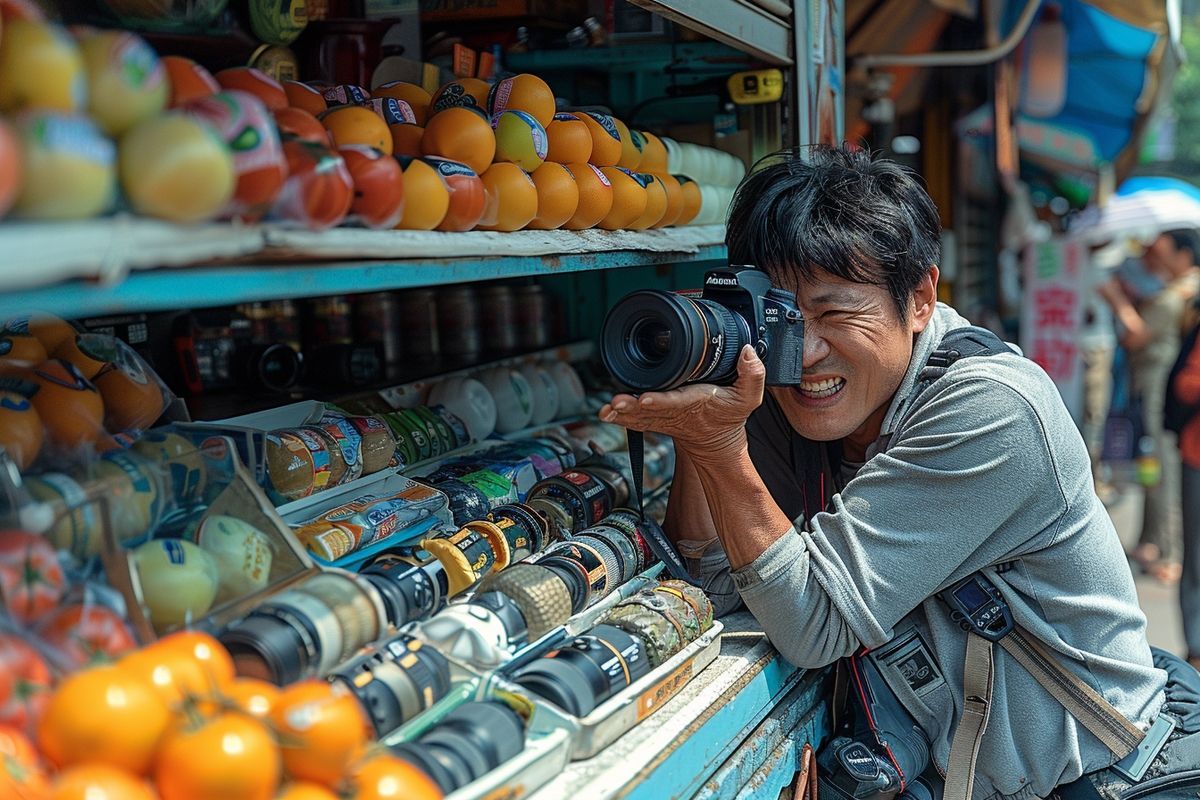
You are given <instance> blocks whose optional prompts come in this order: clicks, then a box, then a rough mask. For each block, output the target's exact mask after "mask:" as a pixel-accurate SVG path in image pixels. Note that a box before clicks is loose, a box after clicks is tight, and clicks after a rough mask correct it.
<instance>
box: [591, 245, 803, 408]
mask: <svg viewBox="0 0 1200 800" xmlns="http://www.w3.org/2000/svg"><path fill="white" fill-rule="evenodd" d="M747 344H749V345H753V346H754V350H755V352H757V353H758V357H759V358H761V359H762V360H763V363H764V364H765V365H766V368H767V384H768V385H771V386H795V385H797V384H799V383H800V375H801V372H802V371H803V364H802V362H803V360H804V317H803V316H802V315H801V314H800V311H799V309H798V308H797V307H796V296H795V295H794V294H792V293H791V292H786V291H783V290H782V289H775V288H772V287H771V281H770V279H769V278H768V277H767V275H766V273H764V272H763V271H762V270H759V269H757V268H755V267H747V266H731V267H729V268H728V269H714V270H710V271H709V272H707V273H705V275H704V292H703V294H701V295H700V296H699V297H689V296H687V295H685V294H676V293H674V292H664V291H657V290H652V289H645V290H642V291H637V292H633V293H632V294H628V295H626V296H625V297H623V298H622V299H621V300H620V302H618V303H617V304H616V305H615V306H613V307H612V309H610V310H609V312H608V316H607V317H605V319H604V329H603V331H602V333H601V335H600V357H601V359H602V360H603V361H604V366H605V368H607V369H608V371H609V372H610V373H611V374H612V376H613V380H615V381H616V382H617V383H618V384H619V385H620V386H621V387H622V388H624V389H626V390H629V391H633V392H651V391H667V390H669V389H676V388H678V387H680V386H683V385H685V384H689V383H712V384H718V385H720V384H730V383H733V381H734V380H735V379H736V378H737V359H738V354H739V353H740V352H741V350H742V347H744V346H745V345H747Z"/></svg>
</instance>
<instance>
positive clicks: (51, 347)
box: [6, 314, 79, 353]
mask: <svg viewBox="0 0 1200 800" xmlns="http://www.w3.org/2000/svg"><path fill="white" fill-rule="evenodd" d="M11 324H12V323H6V326H8V325H11ZM17 324H20V321H18V322H17ZM24 325H25V326H26V328H27V329H28V330H29V332H30V333H31V334H32V335H34V336H36V337H37V338H38V339H39V340H40V341H41V343H42V344H43V345H44V346H45V348H46V352H47V353H53V352H54V351H55V350H57V349H58V346H59V345H61V344H62V343H63V342H65V341H66V340H67V339H74V338H75V334H77V333H79V331H77V330H76V329H75V327H74V326H72V325H71V323H69V322H67V321H65V320H61V319H59V318H58V317H54V316H51V315H49V314H37V315H34V316H31V317H28V318H26V319H25V320H24Z"/></svg>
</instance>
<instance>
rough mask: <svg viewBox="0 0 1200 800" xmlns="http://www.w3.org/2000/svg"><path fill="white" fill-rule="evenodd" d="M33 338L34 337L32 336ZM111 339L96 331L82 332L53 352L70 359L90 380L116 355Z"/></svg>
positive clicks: (63, 358) (60, 357)
mask: <svg viewBox="0 0 1200 800" xmlns="http://www.w3.org/2000/svg"><path fill="white" fill-rule="evenodd" d="M31 338H32V337H31ZM110 341H111V340H108V339H106V338H105V337H104V336H102V335H99V334H95V333H81V334H79V335H78V336H73V337H71V338H70V339H67V340H66V341H65V342H63V343H62V344H61V345H59V346H58V349H57V350H55V351H54V353H53V354H52V355H53V356H54V357H55V358H59V359H62V360H64V361H70V362H71V363H72V364H74V365H75V366H76V368H78V370H79V372H80V373H81V374H82V375H83V377H85V378H87V379H88V380H89V381H90V380H91V379H92V378H94V377H96V375H97V374H98V373H99V372H100V370H102V369H104V367H106V366H107V365H108V363H109V360H110V359H111V358H112V357H113V356H115V355H116V351H115V350H114V349H113V348H112V347H111V346H110Z"/></svg>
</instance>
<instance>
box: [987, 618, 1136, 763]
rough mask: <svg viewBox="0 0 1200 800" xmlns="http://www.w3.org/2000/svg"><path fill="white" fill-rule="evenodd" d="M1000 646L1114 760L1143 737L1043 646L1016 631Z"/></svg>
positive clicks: (1018, 629) (1122, 756)
mask: <svg viewBox="0 0 1200 800" xmlns="http://www.w3.org/2000/svg"><path fill="white" fill-rule="evenodd" d="M1000 646H1001V647H1003V648H1004V650H1005V652H1007V653H1008V654H1009V655H1010V656H1012V657H1013V658H1015V659H1016V660H1017V662H1018V663H1019V664H1020V665H1021V666H1023V667H1024V668H1025V669H1026V670H1028V671H1029V674H1031V675H1033V677H1034V678H1037V682H1038V683H1040V684H1041V685H1042V687H1043V688H1045V690H1046V691H1048V692H1049V693H1050V694H1051V696H1053V697H1054V699H1055V700H1057V701H1058V702H1059V703H1061V704H1062V706H1063V708H1065V709H1067V711H1069V712H1070V714H1071V716H1073V717H1074V718H1075V719H1076V720H1078V722H1079V724H1080V725H1083V727H1085V728H1087V729H1088V731H1089V732H1091V734H1092V735H1093V736H1095V737H1096V738H1097V739H1099V740H1100V741H1101V742H1102V743H1103V744H1104V746H1105V747H1107V748H1108V749H1109V750H1111V751H1112V753H1113V754H1114V755H1115V756H1117V758H1124V757H1125V756H1127V755H1128V754H1129V753H1132V752H1133V751H1134V750H1135V749H1136V748H1137V746H1138V745H1139V744H1141V742H1142V739H1144V738H1145V736H1146V734H1145V732H1144V731H1142V729H1141V728H1139V727H1137V726H1136V725H1134V724H1133V723H1132V722H1130V721H1129V720H1128V719H1126V718H1125V715H1124V714H1122V713H1121V712H1120V711H1118V710H1117V709H1115V708H1113V706H1112V705H1111V704H1110V703H1109V702H1108V701H1107V700H1105V699H1104V698H1103V697H1101V696H1100V694H1099V692H1097V691H1096V690H1095V689H1093V688H1092V687H1091V686H1088V685H1087V684H1086V683H1084V682H1083V680H1082V679H1080V678H1079V677H1078V676H1076V675H1074V674H1072V673H1070V672H1068V671H1067V670H1066V669H1065V668H1064V667H1063V666H1062V664H1060V663H1059V661H1058V659H1057V658H1056V657H1055V655H1054V653H1052V652H1051V651H1050V650H1049V649H1047V648H1046V646H1045V645H1044V644H1042V643H1041V642H1040V641H1038V640H1037V639H1035V638H1034V637H1033V636H1032V635H1026V633H1025V631H1024V629H1022V628H1020V627H1018V628H1016V629H1014V630H1013V632H1012V633H1010V634H1009V635H1008V636H1005V637H1004V638H1003V639H1001V640H1000Z"/></svg>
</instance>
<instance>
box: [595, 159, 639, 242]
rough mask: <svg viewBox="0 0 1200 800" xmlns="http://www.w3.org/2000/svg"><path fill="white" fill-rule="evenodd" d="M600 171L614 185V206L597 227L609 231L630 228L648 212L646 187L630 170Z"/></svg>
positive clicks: (606, 168) (609, 169)
mask: <svg viewBox="0 0 1200 800" xmlns="http://www.w3.org/2000/svg"><path fill="white" fill-rule="evenodd" d="M600 171H601V172H603V173H604V175H605V177H607V178H608V180H609V182H610V183H611V184H612V187H613V204H612V208H611V209H610V210H609V212H608V213H607V214H605V215H604V219H602V220H600V222H599V223H598V224H597V225H596V227H598V228H604V229H605V230H609V231H615V230H620V229H621V228H628V227H629V226H630V225H632V224H633V223H634V222H635V221H636V220H637V219H638V217H640V216H642V213H643V212H644V211H645V210H646V187H645V186H643V185H642V183H641V181H639V180H638V179H637V178H635V177H634V176H633V173H632V172H630V171H629V170H625V169H621V168H620V167H601V168H600Z"/></svg>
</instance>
